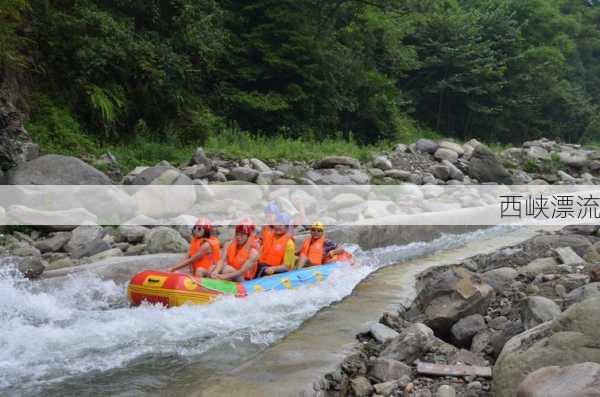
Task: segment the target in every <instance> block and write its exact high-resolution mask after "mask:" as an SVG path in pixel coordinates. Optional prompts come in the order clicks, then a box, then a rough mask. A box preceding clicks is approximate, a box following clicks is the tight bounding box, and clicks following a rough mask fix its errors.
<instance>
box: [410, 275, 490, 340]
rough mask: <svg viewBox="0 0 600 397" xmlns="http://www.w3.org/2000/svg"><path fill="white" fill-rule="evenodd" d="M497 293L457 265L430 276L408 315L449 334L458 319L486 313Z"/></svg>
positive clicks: (440, 333) (444, 333) (438, 331)
mask: <svg viewBox="0 0 600 397" xmlns="http://www.w3.org/2000/svg"><path fill="white" fill-rule="evenodd" d="M494 296H495V293H494V289H493V288H492V287H491V286H489V285H488V284H485V283H482V282H480V281H479V280H478V279H477V278H476V277H475V276H474V275H473V274H472V273H471V272H469V271H468V270H466V269H465V268H462V267H458V268H454V269H450V270H447V271H445V272H442V273H437V274H433V275H432V276H431V277H429V278H428V279H427V280H426V281H425V283H424V285H423V288H422V289H421V292H420V293H419V294H418V295H417V297H416V299H415V302H414V303H413V305H412V306H411V309H410V310H409V312H408V313H407V315H409V316H411V317H414V319H416V320H419V321H421V322H424V323H425V324H426V325H428V326H429V327H431V328H432V329H433V330H434V331H435V332H436V334H437V335H449V334H450V328H451V327H452V326H453V325H454V324H455V323H456V322H457V321H458V320H459V319H461V318H463V317H466V316H468V315H471V314H476V313H478V314H485V312H486V310H487V308H488V306H489V304H490V301H491V299H492V298H493V297H494ZM409 320H413V319H412V318H411V319H409Z"/></svg>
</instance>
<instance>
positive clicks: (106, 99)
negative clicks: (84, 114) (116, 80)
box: [84, 84, 126, 135]
mask: <svg viewBox="0 0 600 397" xmlns="http://www.w3.org/2000/svg"><path fill="white" fill-rule="evenodd" d="M84 90H85V92H86V94H87V98H88V100H89V103H90V105H91V107H92V109H93V110H94V112H95V116H96V118H97V119H98V120H100V123H101V124H102V127H103V128H104V131H105V133H106V134H107V135H108V133H109V132H110V131H111V130H112V129H113V128H114V126H115V124H116V122H117V119H118V117H119V115H120V114H121V113H122V112H123V111H124V110H125V104H126V101H125V93H124V91H123V88H122V87H121V86H119V85H117V84H113V85H111V86H109V87H108V88H103V87H99V86H97V85H96V84H86V85H85V86H84Z"/></svg>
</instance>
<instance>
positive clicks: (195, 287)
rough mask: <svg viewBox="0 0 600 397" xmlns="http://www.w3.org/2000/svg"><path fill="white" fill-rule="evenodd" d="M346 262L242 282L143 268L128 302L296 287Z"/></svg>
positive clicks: (194, 299) (175, 302) (199, 300)
mask: <svg viewBox="0 0 600 397" xmlns="http://www.w3.org/2000/svg"><path fill="white" fill-rule="evenodd" d="M342 266H349V264H348V263H347V262H334V263H329V264H327V265H321V266H314V267H309V268H306V269H300V270H292V271H290V272H286V273H279V274H275V275H272V276H266V277H261V278H257V279H254V280H250V281H244V282H241V283H237V282H233V281H225V280H214V279H210V278H201V277H194V276H191V275H189V274H184V273H173V272H164V271H160V270H144V271H142V272H140V273H137V274H135V275H134V276H133V277H132V279H131V281H130V282H129V285H128V287H127V296H128V298H129V302H130V303H131V304H132V305H134V306H137V305H140V304H141V303H142V302H144V301H147V302H149V303H160V304H163V305H164V306H167V307H173V306H181V305H183V304H186V303H190V304H208V303H211V302H212V301H214V300H215V299H216V298H217V297H219V296H220V295H233V296H237V297H245V296H248V295H252V294H256V293H260V292H263V291H272V290H285V289H294V288H298V287H299V286H302V285H310V284H316V283H319V282H321V281H323V280H326V279H327V278H328V277H329V275H330V274H331V272H332V271H333V270H335V269H339V268H340V267H342Z"/></svg>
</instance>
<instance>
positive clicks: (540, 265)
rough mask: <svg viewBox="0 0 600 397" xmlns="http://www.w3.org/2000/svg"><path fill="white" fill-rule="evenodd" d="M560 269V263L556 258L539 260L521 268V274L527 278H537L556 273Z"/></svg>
mask: <svg viewBox="0 0 600 397" xmlns="http://www.w3.org/2000/svg"><path fill="white" fill-rule="evenodd" d="M557 267H558V261H557V260H556V259H555V258H552V257H548V258H538V259H534V260H533V261H531V262H529V263H528V264H527V265H525V266H522V267H520V268H519V274H522V275H524V276H527V277H535V276H537V275H538V274H541V273H548V272H553V271H556V270H557Z"/></svg>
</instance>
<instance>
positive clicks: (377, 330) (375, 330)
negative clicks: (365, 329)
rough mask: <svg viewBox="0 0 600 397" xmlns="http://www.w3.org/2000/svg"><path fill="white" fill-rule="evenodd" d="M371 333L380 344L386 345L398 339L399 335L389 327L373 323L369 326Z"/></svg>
mask: <svg viewBox="0 0 600 397" xmlns="http://www.w3.org/2000/svg"><path fill="white" fill-rule="evenodd" d="M369 332H370V333H371V335H373V338H375V340H376V341H378V342H379V343H385V342H387V341H388V340H390V339H394V338H396V337H397V336H398V335H399V334H398V332H396V331H394V330H393V329H391V328H390V327H388V326H387V325H383V324H381V323H373V324H371V325H370V326H369Z"/></svg>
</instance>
